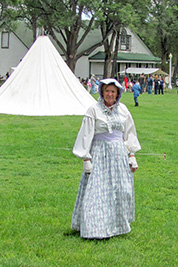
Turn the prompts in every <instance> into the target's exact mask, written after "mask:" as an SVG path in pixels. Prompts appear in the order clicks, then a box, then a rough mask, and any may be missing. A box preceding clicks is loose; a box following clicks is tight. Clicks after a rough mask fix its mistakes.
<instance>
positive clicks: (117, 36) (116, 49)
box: [111, 29, 120, 78]
mask: <svg viewBox="0 0 178 267" xmlns="http://www.w3.org/2000/svg"><path fill="white" fill-rule="evenodd" d="M119 33H120V29H118V30H117V35H116V43H115V50H114V57H113V62H112V71H111V77H113V78H114V77H116V76H117V73H116V66H117V55H118V50H119Z"/></svg>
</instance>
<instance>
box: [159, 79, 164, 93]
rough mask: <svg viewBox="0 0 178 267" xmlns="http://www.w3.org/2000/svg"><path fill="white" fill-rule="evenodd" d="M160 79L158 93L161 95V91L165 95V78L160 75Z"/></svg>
mask: <svg viewBox="0 0 178 267" xmlns="http://www.w3.org/2000/svg"><path fill="white" fill-rule="evenodd" d="M159 81H160V84H159V88H158V93H159V95H160V93H161V94H162V95H163V94H164V88H163V85H164V79H163V77H162V76H161V77H160V79H159Z"/></svg>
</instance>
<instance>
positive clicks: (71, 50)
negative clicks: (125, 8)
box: [40, 0, 103, 72]
mask: <svg viewBox="0 0 178 267" xmlns="http://www.w3.org/2000/svg"><path fill="white" fill-rule="evenodd" d="M40 5H41V8H42V9H43V11H44V16H43V23H44V27H45V30H46V31H47V32H48V33H49V34H50V35H51V36H52V38H53V39H54V40H55V41H56V43H57V45H58V46H59V48H60V49H61V51H62V53H63V54H64V56H65V58H66V63H67V64H68V66H69V67H70V69H71V70H72V71H73V72H74V71H75V65H76V62H77V60H78V59H79V58H80V57H81V56H83V55H84V54H86V53H91V52H92V51H93V50H94V49H96V48H97V47H99V46H101V45H102V43H103V42H102V41H100V42H97V43H96V44H94V45H93V46H92V47H90V48H87V49H85V50H84V51H81V52H78V51H79V47H80V46H81V44H82V43H83V42H84V40H85V38H86V36H87V35H88V33H89V32H90V31H91V30H92V29H93V28H94V22H95V18H96V16H97V12H98V8H99V5H100V1H99V2H98V1H95V0H94V1H88V0H87V1H86V0H83V1H80V0H76V1H74V0H69V1H56V0H50V1H47V0H45V1H40ZM83 14H90V16H89V20H88V21H87V23H85V22H84V21H83V20H82V16H83Z"/></svg>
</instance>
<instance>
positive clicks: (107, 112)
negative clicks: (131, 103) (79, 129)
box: [99, 98, 119, 115]
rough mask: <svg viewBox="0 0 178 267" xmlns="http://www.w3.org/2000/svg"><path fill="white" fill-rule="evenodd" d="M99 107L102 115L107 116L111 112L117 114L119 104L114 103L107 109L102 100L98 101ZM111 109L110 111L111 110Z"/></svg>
mask: <svg viewBox="0 0 178 267" xmlns="http://www.w3.org/2000/svg"><path fill="white" fill-rule="evenodd" d="M99 102H100V105H101V107H102V110H103V113H105V114H107V115H111V114H112V113H113V112H114V113H118V108H117V107H118V105H119V102H116V103H114V105H112V106H111V107H107V106H106V105H105V103H104V99H101V98H100V99H99ZM111 108H112V110H111Z"/></svg>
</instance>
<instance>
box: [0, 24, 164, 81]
mask: <svg viewBox="0 0 178 267" xmlns="http://www.w3.org/2000/svg"><path fill="white" fill-rule="evenodd" d="M52 41H53V40H52ZM99 41H101V34H100V31H99V30H93V31H91V32H90V33H89V35H88V36H87V38H86V39H85V41H84V43H83V44H82V45H81V47H80V48H79V51H80V52H81V51H84V50H85V49H86V48H88V47H91V46H93V45H94V44H96V43H98V42H99ZM32 43H33V41H32V32H31V31H30V30H29V29H28V28H26V27H25V26H24V25H22V24H20V25H19V27H18V28H17V30H16V31H15V32H11V33H9V32H7V31H2V32H0V44H1V47H0V75H1V76H4V77H5V75H6V73H7V72H11V69H12V68H13V67H16V66H17V65H18V63H19V62H20V60H21V59H22V58H23V57H24V55H25V54H26V53H27V51H28V49H29V48H30V47H31V45H32ZM53 43H54V44H55V42H53ZM55 46H56V45H55ZM56 48H57V50H58V52H59V53H60V54H61V51H60V50H59V48H58V47H57V46H56ZM104 57H105V55H104V47H103V46H100V47H98V48H97V49H95V50H94V51H93V52H92V53H90V54H86V55H85V56H82V57H81V58H80V59H79V60H78V61H77V64H76V69H75V75H76V76H77V77H81V78H87V77H90V75H91V74H95V75H96V76H98V77H100V78H101V77H102V75H103V66H104ZM160 63H161V59H160V58H158V57H155V56H154V55H153V53H152V52H151V51H150V49H149V48H148V47H147V46H146V45H145V44H144V42H143V41H142V40H141V39H140V38H139V36H138V35H137V34H135V33H134V32H132V31H131V30H130V29H128V28H123V29H122V30H121V33H120V43H119V51H118V57H117V72H120V71H122V70H124V69H125V68H128V67H147V68H149V67H151V68H153V67H157V66H158V64H160Z"/></svg>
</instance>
